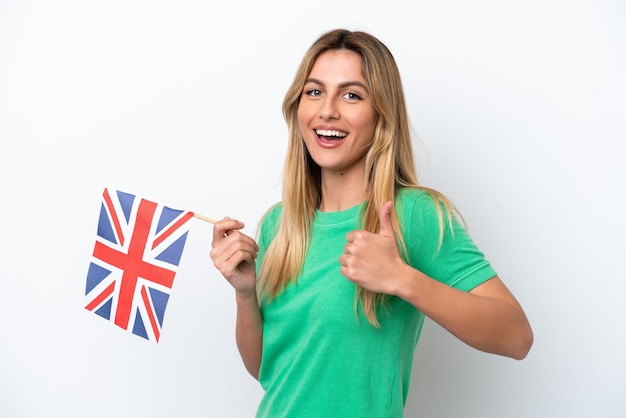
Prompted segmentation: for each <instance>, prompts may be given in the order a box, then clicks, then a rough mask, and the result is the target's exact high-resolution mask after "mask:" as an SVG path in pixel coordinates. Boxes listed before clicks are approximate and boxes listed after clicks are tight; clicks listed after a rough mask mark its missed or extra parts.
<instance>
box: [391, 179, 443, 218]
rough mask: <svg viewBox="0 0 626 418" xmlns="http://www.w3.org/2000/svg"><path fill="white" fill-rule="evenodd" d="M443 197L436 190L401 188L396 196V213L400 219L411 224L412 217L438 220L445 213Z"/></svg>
mask: <svg viewBox="0 0 626 418" xmlns="http://www.w3.org/2000/svg"><path fill="white" fill-rule="evenodd" d="M445 201H446V199H445V197H444V196H443V195H442V194H441V193H439V192H438V191H436V190H433V189H428V188H422V187H403V188H401V189H400V190H398V194H397V195H396V211H397V214H398V216H399V217H400V218H401V219H405V220H406V221H408V222H411V220H412V219H413V217H414V215H420V217H421V218H423V217H428V218H429V217H432V216H434V217H435V219H437V218H439V217H440V216H441V213H442V209H443V210H444V211H445V206H446V205H445Z"/></svg>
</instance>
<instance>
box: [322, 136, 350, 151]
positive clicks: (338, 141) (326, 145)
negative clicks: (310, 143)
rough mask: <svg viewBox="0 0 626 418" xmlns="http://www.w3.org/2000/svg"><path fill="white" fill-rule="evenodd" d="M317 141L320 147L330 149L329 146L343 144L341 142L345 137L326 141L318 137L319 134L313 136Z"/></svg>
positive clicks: (333, 146) (334, 146)
mask: <svg viewBox="0 0 626 418" xmlns="http://www.w3.org/2000/svg"><path fill="white" fill-rule="evenodd" d="M315 138H316V140H317V143H318V145H319V146H320V147H322V148H326V149H330V148H336V147H338V146H340V145H341V144H343V142H344V141H345V139H346V138H341V139H334V140H332V141H327V140H324V139H322V138H320V137H319V136H317V135H316V136H315Z"/></svg>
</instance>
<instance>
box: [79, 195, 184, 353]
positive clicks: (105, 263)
mask: <svg viewBox="0 0 626 418" xmlns="http://www.w3.org/2000/svg"><path fill="white" fill-rule="evenodd" d="M193 216H194V214H193V212H190V211H184V210H177V209H171V208H169V207H167V206H164V205H162V204H158V203H155V202H151V201H149V200H146V199H143V198H140V197H138V196H135V195H133V194H130V193H125V192H122V191H119V190H111V189H109V188H105V189H104V192H103V193H102V206H101V208H100V218H99V221H98V231H97V236H96V244H95V246H94V250H93V256H92V257H91V262H90V264H89V270H88V272H87V285H86V288H85V299H86V305H85V309H87V310H89V311H92V312H94V313H96V314H98V315H100V316H101V317H103V318H105V319H108V320H110V321H113V322H114V323H115V325H117V326H119V327H120V328H123V329H125V330H128V331H131V332H132V333H133V334H136V335H139V336H141V337H143V338H145V339H147V340H151V341H154V342H155V343H158V341H159V338H160V337H161V329H162V327H163V317H164V315H165V307H166V305H167V302H168V299H169V296H170V291H171V288H172V284H173V282H174V276H175V274H176V270H177V267H178V264H179V262H180V259H181V256H182V252H183V248H184V246H185V240H186V239H187V233H188V231H189V228H188V225H189V224H188V223H187V221H189V219H191V218H192V217H193Z"/></svg>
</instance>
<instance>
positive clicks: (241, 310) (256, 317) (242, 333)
mask: <svg viewBox="0 0 626 418" xmlns="http://www.w3.org/2000/svg"><path fill="white" fill-rule="evenodd" d="M236 300H237V321H236V328H235V338H236V340H237V348H238V349H239V354H240V355H241V359H242V360H243V363H244V365H245V367H246V370H248V372H249V373H250V374H251V375H252V376H253V377H254V378H255V379H257V380H258V378H259V369H260V367H261V353H262V349H263V320H262V317H261V310H260V309H259V303H258V300H257V298H256V294H254V293H253V294H251V295H247V296H246V295H241V294H239V293H237V294H236Z"/></svg>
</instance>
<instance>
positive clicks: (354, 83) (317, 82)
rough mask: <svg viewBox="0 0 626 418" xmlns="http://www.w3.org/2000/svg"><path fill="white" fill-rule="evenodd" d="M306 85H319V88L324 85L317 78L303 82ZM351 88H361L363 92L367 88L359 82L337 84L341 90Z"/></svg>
mask: <svg viewBox="0 0 626 418" xmlns="http://www.w3.org/2000/svg"><path fill="white" fill-rule="evenodd" d="M306 83H315V84H319V85H320V86H324V83H322V82H321V81H320V80H318V79H317V78H307V79H306V81H305V84H306ZM352 86H357V87H362V88H364V89H365V90H367V86H365V84H363V83H361V82H359V81H346V82H345V83H340V84H339V88H341V89H343V88H346V87H352Z"/></svg>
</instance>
